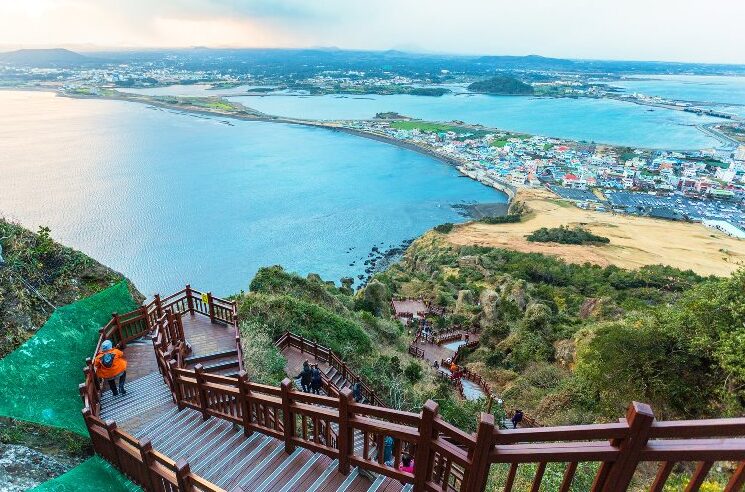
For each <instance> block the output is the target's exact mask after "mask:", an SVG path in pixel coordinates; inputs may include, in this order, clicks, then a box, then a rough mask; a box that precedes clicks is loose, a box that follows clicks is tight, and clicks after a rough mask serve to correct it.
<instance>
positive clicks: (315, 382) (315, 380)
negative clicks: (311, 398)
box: [310, 364, 321, 395]
mask: <svg viewBox="0 0 745 492" xmlns="http://www.w3.org/2000/svg"><path fill="white" fill-rule="evenodd" d="M310 389H311V392H312V393H313V394H316V395H320V394H321V392H320V390H321V370H320V369H318V364H313V369H311V371H310Z"/></svg>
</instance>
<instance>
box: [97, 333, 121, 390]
mask: <svg viewBox="0 0 745 492" xmlns="http://www.w3.org/2000/svg"><path fill="white" fill-rule="evenodd" d="M93 367H94V368H95V370H96V375H97V376H98V377H99V378H101V379H105V380H106V381H108V382H109V387H110V388H111V393H112V394H113V395H114V396H118V395H119V392H121V393H122V395H126V394H127V390H125V389H124V380H125V379H126V377H127V359H125V358H124V352H122V351H121V350H119V349H116V348H114V344H112V343H111V340H104V341H103V343H102V344H101V352H99V353H98V355H96V359H95V361H94V362H93ZM117 378H119V389H118V390H117V388H116V380H117Z"/></svg>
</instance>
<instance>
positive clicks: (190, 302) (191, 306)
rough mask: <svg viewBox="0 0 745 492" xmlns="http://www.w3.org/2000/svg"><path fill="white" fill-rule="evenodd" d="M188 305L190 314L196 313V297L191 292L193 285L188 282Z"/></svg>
mask: <svg viewBox="0 0 745 492" xmlns="http://www.w3.org/2000/svg"><path fill="white" fill-rule="evenodd" d="M186 306H187V307H188V308H189V314H191V315H192V316H193V315H194V298H193V297H192V293H191V285H189V284H186Z"/></svg>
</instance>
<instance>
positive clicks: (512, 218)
mask: <svg viewBox="0 0 745 492" xmlns="http://www.w3.org/2000/svg"><path fill="white" fill-rule="evenodd" d="M521 218H522V215H520V214H507V215H497V216H496V217H482V218H480V219H479V222H481V223H483V224H514V223H516V222H520V220H521Z"/></svg>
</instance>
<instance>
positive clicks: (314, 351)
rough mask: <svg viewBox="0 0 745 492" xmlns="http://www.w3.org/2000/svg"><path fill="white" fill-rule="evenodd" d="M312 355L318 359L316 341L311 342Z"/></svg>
mask: <svg viewBox="0 0 745 492" xmlns="http://www.w3.org/2000/svg"><path fill="white" fill-rule="evenodd" d="M313 357H314V358H315V359H316V360H318V342H315V341H314V342H313Z"/></svg>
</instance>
